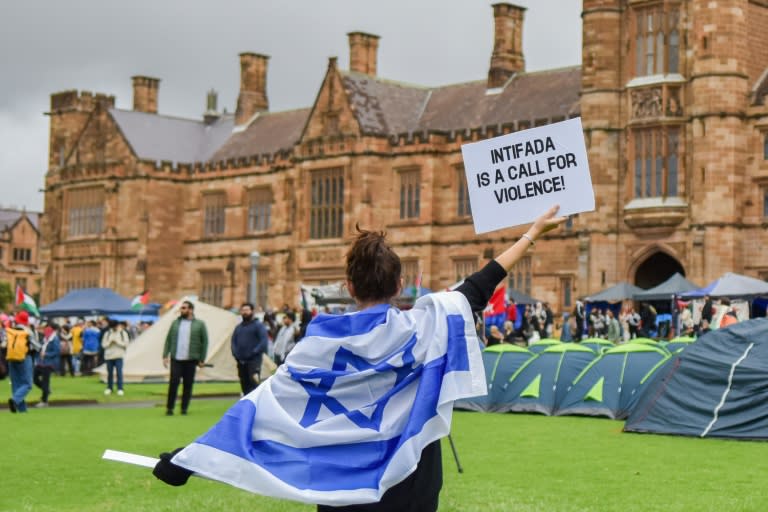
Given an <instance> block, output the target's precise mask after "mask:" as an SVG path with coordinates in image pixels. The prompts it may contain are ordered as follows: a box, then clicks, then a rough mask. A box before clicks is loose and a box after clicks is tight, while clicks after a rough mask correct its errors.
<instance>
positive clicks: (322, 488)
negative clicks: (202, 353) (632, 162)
mask: <svg viewBox="0 0 768 512" xmlns="http://www.w3.org/2000/svg"><path fill="white" fill-rule="evenodd" d="M556 212H557V207H554V208H551V209H550V210H549V211H547V213H545V214H544V215H542V216H541V217H539V218H538V219H537V220H536V222H534V224H533V225H532V226H531V227H530V228H529V229H528V231H527V232H526V233H525V235H523V236H522V237H521V238H520V239H519V240H517V241H516V242H515V243H514V244H512V245H511V246H510V247H509V248H507V249H506V250H505V251H504V252H502V253H501V254H500V255H499V256H497V257H496V258H495V259H494V260H491V261H490V262H489V263H488V264H486V265H485V267H483V269H481V270H480V271H478V272H476V273H474V274H473V275H471V276H469V277H468V278H467V279H466V280H465V281H464V282H463V283H462V284H461V285H460V286H459V287H458V288H457V289H456V290H455V291H451V292H440V293H433V294H429V295H426V296H424V297H421V298H419V299H418V300H417V301H416V303H415V304H414V307H413V308H412V309H410V310H408V311H400V310H398V309H397V308H395V307H394V306H392V305H391V301H392V300H393V299H394V298H395V297H397V296H398V295H399V294H400V292H401V290H402V285H403V284H402V277H401V270H402V266H401V265H402V264H401V262H400V258H399V256H398V255H397V254H396V253H395V252H394V251H393V250H392V248H391V247H390V246H389V245H388V244H387V242H386V239H385V235H384V233H382V232H376V231H365V230H360V229H359V228H358V235H357V237H356V238H355V240H354V241H353V243H352V246H351V247H350V249H349V251H348V252H347V258H346V277H347V288H348V290H349V293H350V295H351V296H352V298H353V299H354V300H355V302H356V304H357V308H358V310H357V311H356V312H354V313H348V314H344V315H318V316H317V317H316V318H315V319H314V320H312V322H311V323H310V324H309V326H308V328H307V336H306V337H305V338H304V339H303V340H302V341H301V343H299V344H297V345H296V347H295V348H294V349H293V351H291V353H290V354H289V355H288V357H287V359H286V361H285V363H284V364H283V365H282V366H280V367H279V368H278V370H277V372H276V373H275V374H274V375H273V376H272V377H271V378H269V379H267V380H266V381H265V382H264V383H263V384H262V385H261V386H259V387H258V388H256V390H255V391H253V392H252V393H250V394H249V395H247V396H245V397H243V398H242V399H241V400H240V401H238V402H237V403H236V404H235V405H234V406H232V407H231V408H230V409H229V411H227V413H226V414H225V415H224V417H223V418H222V419H221V420H220V421H219V423H217V424H216V425H215V426H213V427H212V428H211V429H210V430H209V431H208V432H207V433H206V434H204V435H203V436H201V437H200V438H199V439H198V440H197V441H196V442H194V443H192V444H190V445H189V446H187V447H185V448H180V449H178V450H175V451H174V452H172V453H163V454H161V456H160V461H159V462H158V463H157V465H156V466H155V469H154V471H153V473H154V475H155V476H156V477H157V478H159V479H161V480H162V481H164V482H166V483H168V484H170V485H176V486H178V485H183V484H185V483H186V482H187V480H188V479H189V477H190V476H191V475H192V474H193V472H194V473H198V474H200V475H201V476H205V477H207V478H209V479H213V480H218V481H222V482H226V483H229V484H230V485H234V486H236V487H239V488H242V489H246V490H248V491H251V492H255V493H259V494H264V495H269V496H274V497H278V498H286V499H293V500H298V501H303V502H306V503H318V504H319V505H318V506H317V510H318V512H325V511H332V510H346V511H361V510H365V511H393V510H395V511H398V512H433V511H436V510H437V508H438V501H439V494H440V490H441V488H442V484H443V479H442V457H441V451H440V438H442V437H444V436H446V435H447V434H448V433H449V432H450V425H451V411H452V409H453V402H454V401H455V400H458V399H461V398H464V397H469V396H475V395H477V394H482V393H483V392H484V391H485V390H486V382H485V375H484V371H483V364H482V356H481V353H480V347H479V342H478V339H477V333H476V331H475V319H474V317H473V312H480V311H483V309H484V308H485V307H486V305H487V304H488V300H489V299H490V297H491V295H492V293H493V291H494V290H495V288H496V286H497V285H498V284H499V283H500V282H501V281H502V280H503V279H506V277H507V272H509V270H510V269H511V268H512V267H513V266H514V265H515V264H516V263H517V262H518V261H519V260H520V259H521V258H523V257H524V255H525V254H526V252H527V250H528V248H529V247H531V245H533V243H534V242H535V240H536V238H538V237H539V236H540V235H541V234H542V233H544V232H547V231H549V230H550V229H554V228H555V227H557V226H558V225H559V224H561V223H562V222H564V221H565V218H564V217H555V214H556ZM393 440H394V442H393Z"/></svg>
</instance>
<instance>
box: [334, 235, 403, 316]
mask: <svg viewBox="0 0 768 512" xmlns="http://www.w3.org/2000/svg"><path fill="white" fill-rule="evenodd" d="M355 229H356V230H357V232H358V235H357V237H356V238H355V240H354V242H353V243H352V246H351V247H350V248H349V251H347V269H346V273H347V279H348V280H349V281H350V282H351V283H352V285H353V286H354V292H355V299H357V300H360V301H371V300H389V299H391V298H392V297H394V296H395V295H396V294H397V291H398V289H399V288H400V272H401V268H402V267H401V263H400V257H399V256H398V255H397V254H396V253H395V251H393V250H392V248H391V247H390V246H389V245H388V244H387V243H386V240H385V238H386V233H384V232H383V231H367V230H364V229H360V226H357V225H356V226H355Z"/></svg>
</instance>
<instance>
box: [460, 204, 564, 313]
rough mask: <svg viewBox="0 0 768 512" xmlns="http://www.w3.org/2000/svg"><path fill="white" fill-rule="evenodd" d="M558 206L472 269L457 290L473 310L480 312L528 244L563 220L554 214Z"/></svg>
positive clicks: (523, 253)
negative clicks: (479, 265) (478, 266)
mask: <svg viewBox="0 0 768 512" xmlns="http://www.w3.org/2000/svg"><path fill="white" fill-rule="evenodd" d="M559 208H560V207H559V206H557V205H556V206H553V207H552V208H550V209H549V210H547V212H546V213H544V214H543V215H542V216H541V217H539V218H538V219H536V220H535V221H534V223H533V224H531V227H529V228H528V231H526V232H525V234H524V235H523V236H522V237H520V239H519V240H517V241H516V242H515V243H514V244H512V245H511V246H509V248H507V249H506V250H505V251H504V252H502V253H501V254H499V255H498V256H496V258H495V259H493V260H492V261H489V262H488V264H487V265H485V266H484V267H483V268H482V269H480V270H479V271H477V272H475V273H474V274H472V275H471V276H469V277H468V278H467V279H465V280H464V282H463V283H462V284H461V285H460V286H459V287H458V288H457V289H456V291H458V292H461V293H463V294H464V296H465V297H466V298H467V301H469V306H470V308H472V311H474V312H477V311H482V310H483V309H485V306H486V305H487V304H488V300H489V299H490V298H491V295H493V290H495V289H496V286H498V284H499V283H500V282H501V281H502V280H503V279H504V278H505V277H506V276H507V273H508V272H509V271H510V269H511V268H512V267H514V266H515V264H516V263H517V262H518V261H520V259H521V258H522V257H523V256H524V255H525V252H526V251H527V250H528V248H529V247H531V246H532V245H534V244H535V243H536V240H537V239H538V238H539V237H540V236H541V235H543V234H544V233H546V232H548V231H551V230H553V229H555V228H556V227H558V226H559V225H560V224H562V223H563V222H565V219H566V218H565V217H556V216H555V215H556V214H557V210H558V209H559Z"/></svg>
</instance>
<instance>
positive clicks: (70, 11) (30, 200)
mask: <svg viewBox="0 0 768 512" xmlns="http://www.w3.org/2000/svg"><path fill="white" fill-rule="evenodd" d="M516 3H520V4H522V5H524V6H527V7H528V10H527V11H526V14H525V19H526V21H525V26H524V31H523V37H524V52H525V55H526V65H527V67H528V69H529V70H532V71H533V70H539V69H546V68H553V67H562V66H565V65H575V64H578V62H579V60H580V55H581V19H580V11H581V2H576V1H574V0H535V1H534V0H526V1H520V2H516ZM356 30H362V31H365V32H370V33H374V34H377V35H379V36H381V40H380V45H379V61H378V63H379V65H378V71H379V75H380V76H383V77H385V78H388V79H391V80H397V81H404V82H408V83H415V84H423V85H444V84H448V83H456V82H466V81H470V80H479V79H483V78H484V77H485V75H486V73H487V71H488V64H489V61H490V54H491V49H492V44H493V12H492V9H491V2H488V3H485V2H476V1H472V2H470V1H461V2H446V1H445V0H419V1H414V0H388V1H387V2H381V1H373V0H324V1H322V2H321V1H317V0H293V1H291V2H267V1H263V0H262V1H254V0H219V1H217V2H208V1H203V0H163V1H161V2H158V1H156V0H132V1H131V2H104V1H103V0H68V1H67V2H61V1H59V0H36V1H34V2H1V3H0V48H3V51H2V52H0V69H2V70H3V80H2V81H0V116H1V117H0V134H2V135H3V138H1V139H0V165H2V167H1V168H0V184H3V185H5V184H14V185H15V186H16V188H21V187H26V188H25V190H23V191H22V190H19V193H18V194H14V198H15V199H14V201H17V202H19V203H20V205H25V206H27V207H28V208H36V209H39V208H41V207H42V195H41V194H39V193H38V192H37V190H38V189H39V188H41V186H42V178H43V176H44V173H45V169H46V165H47V152H48V119H47V118H46V117H44V116H42V115H41V113H42V112H44V111H46V110H47V109H48V105H49V101H50V100H49V98H50V94H51V93H53V92H58V91H62V90H67V89H78V90H89V91H94V92H103V93H107V94H113V95H115V96H116V98H117V107H118V108H131V107H132V105H131V102H132V92H131V81H130V77H131V76H132V75H137V74H140V75H148V76H154V77H156V78H160V79H161V83H160V91H159V109H160V113H162V114H169V115H177V116H182V117H191V118H200V117H201V115H202V112H203V110H204V109H205V94H206V92H207V91H208V89H210V88H214V89H216V90H217V91H218V92H219V108H222V107H226V108H227V110H229V111H232V110H233V109H234V106H235V102H236V99H237V93H238V87H239V78H240V77H239V73H240V71H239V60H238V53H240V52H243V51H254V52H258V53H264V54H267V55H270V56H271V59H270V62H269V70H268V79H267V94H268V96H269V100H270V109H271V110H273V111H279V110H286V109H293V108H300V107H307V106H310V105H311V104H312V102H313V101H314V99H315V96H316V94H317V90H318V88H319V86H320V83H321V80H322V78H323V75H324V73H325V69H326V66H327V62H328V57H330V56H338V58H339V66H340V67H342V68H344V69H345V68H347V67H348V47H347V38H346V33H347V32H350V31H356Z"/></svg>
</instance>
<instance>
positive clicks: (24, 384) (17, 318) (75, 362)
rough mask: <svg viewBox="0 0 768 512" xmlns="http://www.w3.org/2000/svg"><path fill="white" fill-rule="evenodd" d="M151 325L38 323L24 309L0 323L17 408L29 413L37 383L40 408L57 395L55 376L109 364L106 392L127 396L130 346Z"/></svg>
mask: <svg viewBox="0 0 768 512" xmlns="http://www.w3.org/2000/svg"><path fill="white" fill-rule="evenodd" d="M150 326H151V323H149V322H143V323H141V324H139V325H137V326H134V327H129V325H128V324H127V323H126V322H119V321H117V320H114V319H109V318H106V317H102V318H99V319H98V320H88V321H86V320H84V319H82V318H78V319H77V320H76V321H75V322H73V323H70V322H69V321H64V322H62V323H56V322H53V321H47V320H42V321H35V319H34V318H33V317H30V315H29V313H27V312H26V311H23V310H22V311H19V312H17V313H16V314H15V315H14V316H13V317H11V318H8V319H6V320H5V321H4V322H3V323H2V324H0V373H2V374H7V376H8V377H9V378H10V380H11V388H12V396H11V398H9V399H8V408H9V409H10V411H11V412H14V413H15V412H26V411H27V396H28V395H29V393H30V392H31V391H32V386H33V385H34V386H37V387H38V388H40V392H41V394H40V400H39V401H38V402H37V404H36V405H35V407H47V406H48V399H49V397H50V395H51V392H52V390H51V375H53V374H57V375H60V376H62V377H64V376H67V375H69V376H71V377H75V376H90V375H93V369H94V368H95V367H96V366H98V365H100V364H102V363H106V366H107V387H106V388H105V389H104V394H106V395H109V394H112V393H113V391H115V389H116V391H117V394H118V395H119V396H122V395H123V394H124V390H123V373H122V364H123V359H124V357H125V353H126V350H127V348H128V344H129V343H130V341H131V340H132V339H134V338H135V337H136V336H138V334H140V333H141V331H143V330H146V329H148V328H149V327H150ZM2 376H5V375H2Z"/></svg>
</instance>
